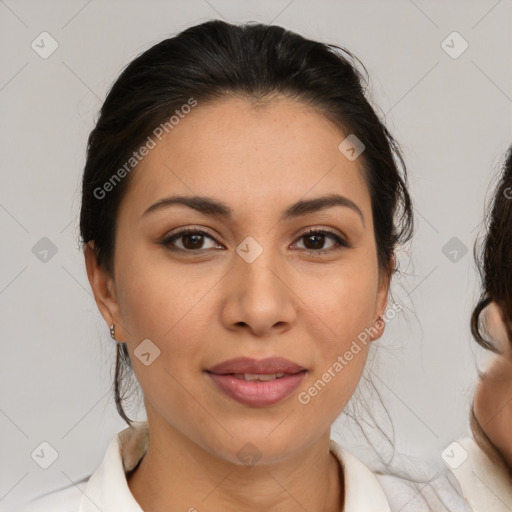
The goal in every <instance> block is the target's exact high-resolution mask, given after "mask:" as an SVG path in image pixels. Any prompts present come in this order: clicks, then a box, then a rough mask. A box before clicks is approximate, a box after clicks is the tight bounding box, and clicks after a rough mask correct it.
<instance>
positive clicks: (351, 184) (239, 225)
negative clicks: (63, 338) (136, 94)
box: [85, 97, 389, 512]
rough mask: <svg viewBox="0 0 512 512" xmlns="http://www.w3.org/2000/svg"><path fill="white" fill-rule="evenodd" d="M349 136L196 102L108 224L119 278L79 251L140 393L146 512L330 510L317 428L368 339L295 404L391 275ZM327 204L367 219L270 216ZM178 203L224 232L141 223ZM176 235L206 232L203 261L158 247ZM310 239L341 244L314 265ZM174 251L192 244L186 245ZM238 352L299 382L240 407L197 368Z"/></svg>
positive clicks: (371, 319)
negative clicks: (148, 350) (142, 348)
mask: <svg viewBox="0 0 512 512" xmlns="http://www.w3.org/2000/svg"><path fill="white" fill-rule="evenodd" d="M345 137H346V135H344V134H343V133H342V132H341V131H340V130H339V129H338V128H337V127H335V126H334V125H333V124H331V123H330V122H329V121H328V120H327V119H326V118H325V117H324V116H323V115H321V114H320V113H318V112H317V111H315V110H313V109H312V108H311V107H309V106H307V105H304V104H302V103H298V102H296V101H294V100H291V99H287V98H284V97H279V98H274V99H272V100H271V101H269V102H266V103H264V104H262V103H259V104H254V103H251V102H249V101H248V100H245V99H239V98H237V99H235V98H226V99H222V100H220V101H218V102H216V103H211V104H204V105H201V104H200V105H198V106H197V107H196V108H195V109H194V110H193V111H192V112H191V113H190V114H189V115H187V117H186V118H185V119H183V120H182V121H181V122H180V123H179V125H177V126H176V127H175V128H174V129H173V130H172V132H170V133H169V134H168V135H167V136H166V137H165V138H164V139H163V140H162V141H161V142H160V143H159V144H158V145H157V147H156V148H154V149H153V150H152V151H151V152H150V153H149V155H148V156H147V157H146V158H145V159H144V160H143V161H142V162H141V163H140V164H139V166H138V168H137V169H136V171H134V172H136V174H135V175H134V176H133V178H134V179H133V181H132V183H131V184H130V187H129V188H128V191H127V194H126V196H125V198H124V199H123V201H122V203H121V206H120V210H119V213H118V218H117V231H116V245H115V255H114V269H115V270H114V275H113V276H112V275H108V274H107V273H106V272H105V271H104V270H103V269H102V268H101V267H99V266H98V264H97V261H96V258H95V257H94V255H93V252H92V250H91V249H90V248H87V249H86V253H85V257H86V266H87V272H88V276H89V281H90V283H91V286H92V288H93V291H94V295H95V299H96V302H97V304H98V307H99V309H100V311H101V313H102V315H103V317H104V319H105V321H106V322H107V324H108V325H111V324H115V326H116V338H117V340H118V341H122V342H125V343H126V344H127V346H128V350H129V352H130V355H131V359H132V364H133V369H134V372H135V375H136V377H137V380H138V382H139V383H140V386H141V388H142V390H143V392H144V397H145V408H146V412H147V418H148V423H149V428H150V437H151V444H150V447H149V449H148V452H147V453H146V455H145V457H144V458H143V460H142V462H141V464H140V466H139V468H138V469H137V470H136V471H135V472H134V473H133V474H132V475H130V477H129V479H128V484H129V487H130V490H131V492H132V493H133V495H134V496H135V498H136V500H137V501H138V502H139V504H140V505H141V507H142V508H143V509H144V510H151V511H156V512H160V511H162V512H163V511H164V510H165V511H169V510H173V511H174V510H180V511H181V510H189V509H190V508H191V507H194V508H195V509H197V510H198V511H203V510H225V511H232V510H233V511H234V510H237V511H238V510H248V511H249V510H250V511H269V510H279V511H281V512H286V511H294V512H296V510H297V509H298V508H300V507H303V508H304V509H307V510H309V511H318V512H320V511H322V512H325V511H331V512H333V511H339V510H342V509H343V494H344V493H343V487H342V483H341V482H342V481H343V480H342V479H340V472H342V469H341V468H340V467H339V464H338V463H337V461H336V459H335V458H334V456H333V455H332V454H331V453H330V452H329V439H330V427H331V424H332V422H333V421H334V420H335V419H336V417H337V416H338V415H339V414H340V413H341V411H342V410H343V408H344V407H345V405H346V404H347V402H348V401H349V399H350V397H351V396H352V394H353V392H354V390H355V388H356V386H357V384H358V382H359V379H360V377H361V373H362V371H363V368H364V365H365V361H366V358H367V351H368V345H369V343H368V345H366V346H362V350H361V351H360V352H359V353H358V354H357V355H355V356H354V358H353V359H352V360H351V361H350V363H349V364H348V365H347V366H346V367H344V368H343V370H342V371H341V372H339V373H337V374H336V377H335V378H333V379H332V380H331V382H329V383H328V384H327V385H326V387H325V388H324V389H323V390H322V391H321V392H320V393H318V395H317V396H315V397H313V398H312V399H311V402H310V403H309V404H307V405H303V404H301V403H299V401H298V400H297V394H298V393H299V392H301V391H304V390H307V389H308V388H309V387H310V386H311V385H312V384H313V383H314V382H315V381H317V380H318V379H319V378H321V376H322V374H323V373H324V372H325V371H326V370H327V369H328V368H329V367H331V366H332V365H333V363H334V362H335V361H336V359H337V357H338V356H339V355H342V354H344V353H345V351H346V350H347V349H348V348H349V347H350V345H351V343H352V341H353V340H355V339H356V338H357V336H358V334H359V333H361V332H362V331H364V329H365V328H367V327H369V326H372V325H374V324H375V322H376V320H377V318H378V316H379V315H380V314H383V313H384V309H385V307H386V301H387V295H388V286H389V277H388V276H389V274H388V273H387V272H384V273H382V272H379V268H378V263H377V249H376V245H375V238H374V233H373V221H372V211H371V202H370V195H369V191H368V188H367V186H366V183H365V181H364V178H363V175H362V171H361V167H360V162H361V159H360V158H359V159H357V160H355V161H353V162H351V161H349V160H348V159H347V158H346V157H345V156H344V155H343V154H341V153H340V151H339V150H338V145H339V144H340V142H341V141H343V140H344V138H345ZM331 193H338V194H340V195H343V196H345V197H347V198H349V199H350V200H351V201H353V202H354V203H355V204H356V205H357V206H358V207H359V208H360V210H361V212H362V215H363V217H364V221H363V220H362V219H361V217H360V216H359V214H358V213H356V212H355V211H354V210H352V209H351V208H348V207H340V206H335V207H330V208H328V209H325V210H320V211H317V212H311V213H307V214H305V215H303V216H301V217H297V218H292V219H289V220H284V221H280V220H279V217H280V215H281V212H282V211H283V210H284V209H285V208H287V207H288V206H289V205H291V204H292V203H294V202H296V201H298V200H300V199H312V198H316V197H319V196H323V195H326V194H331ZM174 194H180V195H201V196H208V197H212V198H214V199H217V200H219V201H223V202H224V203H226V204H227V205H228V206H230V207H231V208H232V209H233V212H234V213H233V218H232V219H231V220H227V219H222V218H215V217H210V216H206V215H204V214H202V213H199V212H197V211H195V210H193V209H191V208H189V207H186V206H182V205H179V206H176V205H175V206H170V207H168V208H162V209H159V210H156V211H154V212H152V213H148V214H147V215H143V213H144V211H145V210H146V209H147V208H148V207H150V206H151V205H153V204H154V203H156V202H157V201H159V200H160V199H162V198H164V197H167V196H171V195H174ZM184 227H196V228H200V229H203V230H205V231H207V232H208V235H209V236H210V235H211V237H212V238H209V236H206V237H204V238H203V239H202V240H203V243H202V246H201V244H197V242H196V246H195V247H199V251H202V252H199V251H196V254H193V253H192V251H190V249H189V252H188V253H186V252H181V253H180V252H172V251H170V250H169V248H166V247H165V246H164V245H162V243H161V242H162V240H163V239H164V238H165V237H166V235H168V234H170V233H171V232H173V233H174V232H176V231H178V229H177V228H184ZM308 228H318V229H330V230H331V231H334V232H335V233H336V234H337V235H339V236H341V237H345V238H346V240H347V241H348V242H349V244H350V247H348V248H345V247H342V248H341V250H339V251H331V252H326V253H324V254H323V255H322V254H319V249H329V248H330V247H336V246H337V243H336V241H335V240H334V239H331V238H330V236H326V237H325V239H324V242H323V244H322V243H321V242H320V243H319V244H318V245H315V240H311V237H309V238H308V237H303V236H301V235H302V234H303V233H304V232H305V231H306V230H307V229H308ZM247 236H251V237H253V238H254V239H255V240H256V241H257V242H258V244H259V245H260V246H261V247H262V248H263V253H262V254H261V255H260V256H259V257H258V258H257V259H256V260H255V261H253V262H252V263H247V262H246V261H245V260H244V259H243V258H241V257H240V256H239V255H238V254H237V252H236V248H237V246H238V245H239V244H241V242H242V241H243V240H244V239H245V238H246V237H247ZM186 244H188V245H186ZM174 246H176V247H179V248H182V249H183V250H184V251H185V250H186V247H193V246H191V245H190V238H188V239H187V237H181V238H179V239H177V240H175V241H174ZM308 248H309V249H310V251H309V252H308V251H307V249H308ZM314 251H316V252H314ZM197 252H199V254H198V253H197ZM382 330H383V327H382V328H381V329H380V330H379V331H378V333H377V334H375V336H374V337H373V339H377V338H378V337H380V336H381V334H382ZM147 338H149V339H150V340H152V342H153V343H154V344H155V345H157V346H158V347H159V349H160V351H161V354H160V356H159V357H158V358H157V359H155V361H154V362H153V363H152V364H151V365H149V366H145V365H143V364H142V363H141V362H140V361H139V360H138V358H137V357H135V356H133V352H134V350H135V349H136V347H137V346H138V345H139V343H141V341H142V340H144V339H147ZM243 356H247V357H252V358H255V359H261V358H265V357H272V356H282V357H286V358H288V359H291V360H292V361H295V362H296V363H299V364H300V365H302V366H303V367H305V368H307V370H308V373H307V375H306V377H305V379H304V381H303V383H302V384H301V386H300V388H299V390H298V391H297V392H296V393H294V394H293V395H292V396H290V397H288V398H286V399H285V400H283V401H281V402H280V403H277V404H274V405H272V406H268V407H250V406H247V405H243V404H240V403H238V402H236V401H234V400H233V399H231V398H229V397H227V396H226V395H224V394H223V393H222V392H220V391H219V390H218V389H217V388H216V386H215V385H214V384H213V383H212V382H211V379H210V377H208V375H207V374H206V373H205V372H204V370H205V369H207V368H211V367H212V366H214V365H215V364H218V363H220V362H222V361H225V360H228V359H232V358H234V357H243ZM248 442H250V443H252V444H253V445H255V446H256V447H257V449H258V450H259V452H260V454H261V458H260V459H259V461H258V462H257V464H256V465H255V466H253V467H248V466H246V465H244V464H243V463H241V461H240V460H239V459H238V457H237V452H238V451H239V450H240V449H241V447H243V446H244V445H245V444H246V443H248ZM341 474H342V473H341ZM177 475H179V478H178V477H177ZM340 480H341V482H340ZM298 504H300V507H299V505H298ZM192 510H193V509H192Z"/></svg>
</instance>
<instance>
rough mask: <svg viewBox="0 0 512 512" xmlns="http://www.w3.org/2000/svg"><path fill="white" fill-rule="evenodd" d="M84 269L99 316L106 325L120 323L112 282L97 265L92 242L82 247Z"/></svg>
mask: <svg viewBox="0 0 512 512" xmlns="http://www.w3.org/2000/svg"><path fill="white" fill-rule="evenodd" d="M84 257H85V268H86V270H87V277H88V279H89V284H90V285H91V288H92V291H93V294H94V300H95V301H96V305H97V306H98V309H99V310H100V313H101V316H102V317H103V318H104V320H105V322H107V325H109V326H110V325H112V324H116V323H118V324H119V323H120V322H119V319H120V316H119V304H118V303H117V300H116V296H115V291H114V281H113V279H112V278H111V277H110V275H109V274H108V272H107V271H106V270H105V269H104V268H103V267H102V266H101V265H100V264H99V262H98V257H97V255H96V250H95V248H94V242H88V243H87V244H86V245H85V247H84Z"/></svg>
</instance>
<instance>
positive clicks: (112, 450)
mask: <svg viewBox="0 0 512 512" xmlns="http://www.w3.org/2000/svg"><path fill="white" fill-rule="evenodd" d="M133 427H134V428H126V429H125V430H123V431H121V432H119V433H118V434H116V436H115V437H114V438H113V439H112V441H111V442H110V444H109V446H108V448H107V452H106V454H105V456H104V458H103V461H102V463H101V465H100V466H99V468H98V469H97V470H96V471H95V472H94V473H93V474H92V475H91V476H90V477H89V478H88V479H86V480H84V481H81V482H79V483H77V484H76V485H72V486H70V487H66V488H65V489H61V490H59V491H56V492H52V493H50V494H46V495H44V496H42V497H40V498H38V499H36V500H35V501H32V502H31V503H29V504H28V505H26V506H25V508H23V509H22V510H21V511H20V512H98V510H101V511H102V512H143V510H142V508H141V507H140V505H139V504H138V503H137V501H136V500H135V498H134V496H133V494H132V493H131V491H130V488H129V487H128V482H127V479H126V472H127V471H130V470H131V469H133V468H134V467H135V466H136V465H137V463H138V462H139V461H140V460H141V458H142V457H143V456H144V454H145V453H146V450H147V448H148V445H149V432H148V424H147V421H140V422H134V423H133ZM330 451H331V453H333V455H334V456H335V457H336V459H337V460H338V461H339V462H340V463H341V464H342V466H343V475H344V480H345V481H344V489H345V506H344V509H343V512H391V510H390V508H389V505H388V501H387V499H386V496H385V494H384V491H383V489H382V487H381V486H380V484H379V482H378V480H377V478H376V477H375V475H374V474H373V473H372V472H371V471H370V470H369V469H368V468H367V467H366V466H365V465H364V464H363V463H362V462H360V461H359V460H358V459H357V458H356V457H354V456H353V455H352V454H351V453H349V452H348V451H346V450H345V449H344V448H342V447H341V446H340V445H338V444H337V443H336V442H335V441H333V440H332V439H331V441H330Z"/></svg>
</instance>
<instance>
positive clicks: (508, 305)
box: [452, 147, 512, 512]
mask: <svg viewBox="0 0 512 512" xmlns="http://www.w3.org/2000/svg"><path fill="white" fill-rule="evenodd" d="M511 229H512V147H511V148H509V151H508V153H507V155H506V159H505V164H504V166H503V171H502V174H501V176H500V180H499V183H498V186H497V189H496V192H495V195H494V198H493V202H492V210H491V213H490V216H489V221H488V228H487V233H486V236H485V240H484V243H483V247H482V254H481V256H480V258H479V259H478V264H479V267H480V274H481V278H482V285H483V290H482V295H481V297H480V300H479V302H478V304H477V306H476V307H475V309H474V311H473V315H472V318H471V330H472V333H473V336H474V338H475V339H476V341H477V342H478V343H479V345H480V346H481V347H483V348H484V349H485V350H486V351H487V353H488V354H487V355H488V357H486V360H485V365H484V367H483V368H479V370H480V372H481V373H480V378H479V382H478V385H477V388H476V392H475V397H474V400H473V407H472V411H471V429H472V431H473V436H474V439H471V438H466V439H462V440H459V441H458V442H457V443H456V444H455V446H454V447H453V449H454V450H455V451H456V452H457V458H456V459H457V460H456V463H453V464H452V471H453V473H454V474H455V476H456V477H457V479H458V480H459V482H460V485H461V487H462V491H463V493H464V496H465V497H466V499H467V501H468V502H469V503H470V504H471V505H472V507H473V509H474V510H476V511H485V512H504V511H510V510H512V231H511Z"/></svg>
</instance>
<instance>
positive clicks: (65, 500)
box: [17, 479, 87, 512]
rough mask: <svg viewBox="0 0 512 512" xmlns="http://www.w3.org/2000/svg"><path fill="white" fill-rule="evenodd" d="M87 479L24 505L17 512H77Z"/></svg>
mask: <svg viewBox="0 0 512 512" xmlns="http://www.w3.org/2000/svg"><path fill="white" fill-rule="evenodd" d="M86 486H87V479H84V480H82V481H80V482H78V483H77V484H76V485H75V484H72V485H70V486H68V487H65V488H63V489H59V490H56V491H53V492H50V493H47V494H44V495H42V496H39V497H37V498H35V499H33V500H32V501H30V502H28V503H26V504H25V505H23V506H22V508H20V509H18V510H17V512H78V510H79V507H80V501H81V499H82V496H83V495H84V491H85V488H86Z"/></svg>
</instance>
